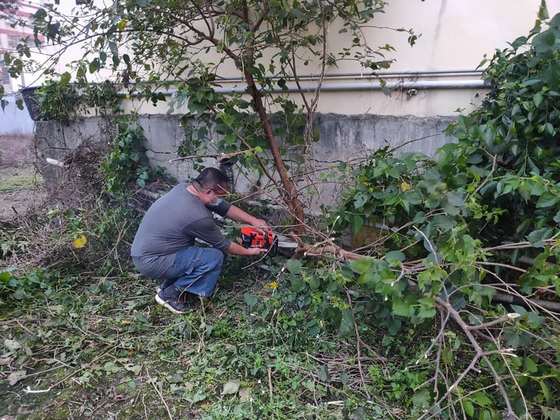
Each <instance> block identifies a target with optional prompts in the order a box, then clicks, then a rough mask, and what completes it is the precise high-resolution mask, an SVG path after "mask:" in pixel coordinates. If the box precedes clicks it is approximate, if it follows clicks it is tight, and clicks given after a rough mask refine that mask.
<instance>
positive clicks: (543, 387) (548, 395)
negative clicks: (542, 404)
mask: <svg viewBox="0 0 560 420" xmlns="http://www.w3.org/2000/svg"><path fill="white" fill-rule="evenodd" d="M539 385H540V386H541V390H542V393H543V396H544V399H545V401H546V402H547V404H552V392H550V388H549V387H548V385H547V384H546V382H545V381H544V380H542V381H539Z"/></svg>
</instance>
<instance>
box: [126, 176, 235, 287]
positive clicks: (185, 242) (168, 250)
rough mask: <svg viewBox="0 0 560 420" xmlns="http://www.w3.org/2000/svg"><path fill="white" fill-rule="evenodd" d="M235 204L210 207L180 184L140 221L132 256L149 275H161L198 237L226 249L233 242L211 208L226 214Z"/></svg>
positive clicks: (152, 207)
mask: <svg viewBox="0 0 560 420" xmlns="http://www.w3.org/2000/svg"><path fill="white" fill-rule="evenodd" d="M230 207H231V204H229V203H227V202H225V201H223V200H220V202H219V203H218V204H217V205H215V206H208V207H206V206H205V205H204V204H203V203H202V202H201V201H200V200H199V199H198V197H196V196H194V195H193V194H191V193H190V192H188V191H187V184H184V183H182V184H179V185H177V186H175V187H173V188H172V189H171V191H169V192H168V193H166V194H165V195H163V196H162V197H160V198H159V199H158V200H157V201H155V202H154V203H153V204H152V205H151V206H150V208H149V209H148V211H147V212H146V214H145V215H144V218H143V219H142V222H141V223H140V227H139V228H138V231H137V232H136V236H135V237H134V242H133V243H132V249H131V251H130V255H131V256H132V259H133V261H134V265H135V266H136V268H137V269H138V270H139V271H140V272H141V273H142V274H144V275H145V276H148V277H155V278H161V277H163V276H164V275H165V272H166V271H167V270H168V269H169V268H170V267H171V266H172V265H173V262H174V261H175V254H176V253H177V252H178V251H179V250H181V249H183V248H186V247H188V246H192V245H194V240H195V238H198V239H201V240H203V241H204V242H207V243H208V244H210V245H211V246H213V247H215V248H218V249H220V250H222V251H223V252H225V251H226V250H227V249H228V247H229V245H230V241H229V240H228V239H226V238H225V237H224V235H223V234H222V232H221V231H220V229H219V228H218V226H217V225H216V223H215V222H214V219H213V218H212V214H211V213H210V210H211V211H213V212H215V213H218V214H219V215H220V216H225V215H226V213H227V212H228V210H229V208H230Z"/></svg>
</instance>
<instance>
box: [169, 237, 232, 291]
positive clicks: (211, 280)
mask: <svg viewBox="0 0 560 420" xmlns="http://www.w3.org/2000/svg"><path fill="white" fill-rule="evenodd" d="M223 262H224V254H223V252H222V251H220V250H219V249H216V248H199V247H196V246H190V247H188V248H185V249H182V250H181V251H179V252H177V254H176V256H175V261H174V263H173V265H172V266H171V268H170V269H169V270H167V272H166V273H165V280H164V282H163V283H162V285H161V288H162V292H163V293H164V295H166V297H171V298H172V297H178V296H179V295H180V294H181V293H182V292H184V291H186V292H189V293H192V294H194V295H198V296H202V297H209V296H212V294H213V293H214V290H215V289H216V284H217V283H218V277H219V276H220V273H221V271H222V265H223Z"/></svg>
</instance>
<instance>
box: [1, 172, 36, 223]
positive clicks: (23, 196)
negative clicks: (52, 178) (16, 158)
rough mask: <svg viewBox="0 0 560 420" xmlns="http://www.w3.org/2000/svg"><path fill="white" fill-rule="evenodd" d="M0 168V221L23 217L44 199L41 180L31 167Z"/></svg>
mask: <svg viewBox="0 0 560 420" xmlns="http://www.w3.org/2000/svg"><path fill="white" fill-rule="evenodd" d="M20 165H22V166H18V167H4V168H0V220H9V219H13V218H14V217H17V216H18V215H23V214H25V213H26V212H27V211H29V209H31V208H36V207H39V206H41V205H42V203H43V202H44V200H45V198H46V192H45V189H44V188H43V179H42V178H41V175H39V174H38V173H37V171H36V170H35V168H34V167H33V165H30V164H23V163H20Z"/></svg>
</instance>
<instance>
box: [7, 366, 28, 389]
mask: <svg viewBox="0 0 560 420" xmlns="http://www.w3.org/2000/svg"><path fill="white" fill-rule="evenodd" d="M26 376H27V371H26V370H16V371H15V372H12V373H10V375H9V376H8V383H9V384H10V385H11V386H14V385H15V384H17V383H18V382H19V381H21V380H22V379H23V378H25V377H26Z"/></svg>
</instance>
